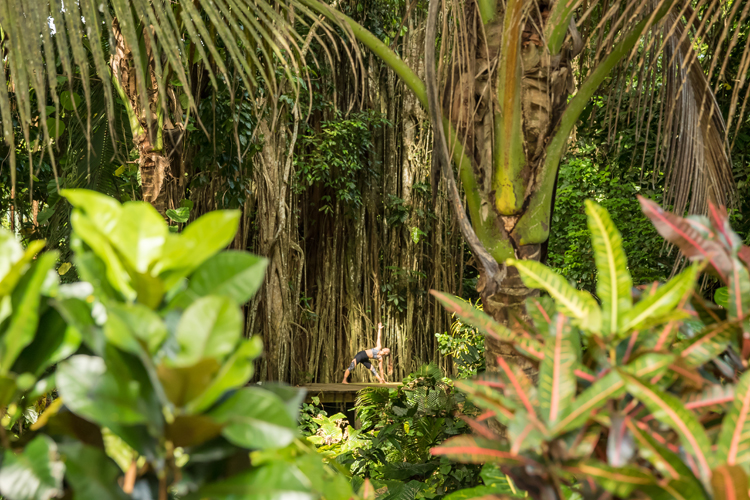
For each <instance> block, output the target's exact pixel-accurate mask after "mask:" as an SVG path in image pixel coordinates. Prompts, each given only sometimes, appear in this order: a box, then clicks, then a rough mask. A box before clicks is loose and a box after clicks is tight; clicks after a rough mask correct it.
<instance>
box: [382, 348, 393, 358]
mask: <svg viewBox="0 0 750 500" xmlns="http://www.w3.org/2000/svg"><path fill="white" fill-rule="evenodd" d="M383 351H387V352H383ZM380 352H381V353H382V354H383V355H384V356H388V355H389V354H390V353H391V349H390V348H389V347H383V348H382V349H381V350H380Z"/></svg>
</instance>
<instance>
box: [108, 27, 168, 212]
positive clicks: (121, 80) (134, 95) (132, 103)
mask: <svg viewBox="0 0 750 500" xmlns="http://www.w3.org/2000/svg"><path fill="white" fill-rule="evenodd" d="M144 29H149V28H148V27H146V28H144ZM112 33H113V35H114V40H115V42H116V43H115V46H114V47H113V49H114V50H113V52H112V56H111V57H110V64H111V67H112V79H113V81H114V83H115V87H116V88H117V91H118V93H119V94H120V97H121V98H122V100H123V101H124V103H125V106H126V107H127V108H128V115H129V118H130V128H131V132H132V135H133V144H134V146H135V147H136V148H137V149H138V169H139V173H140V176H141V191H142V196H143V200H144V201H147V202H149V203H151V204H152V205H153V206H154V208H156V210H158V211H159V213H160V214H162V215H164V214H165V211H166V209H167V208H168V207H167V194H166V190H165V189H164V186H165V180H166V179H167V178H171V177H174V176H173V175H172V172H171V169H170V154H169V153H172V152H174V151H170V152H169V153H168V152H167V151H166V148H165V146H164V145H165V140H164V139H165V136H169V137H170V138H174V137H178V136H179V135H181V134H182V130H178V129H176V128H175V127H174V126H173V125H172V122H171V120H170V118H169V116H164V108H165V107H166V106H162V105H161V103H160V102H159V92H158V88H157V86H158V83H157V79H156V74H155V65H154V55H153V51H152V49H151V44H150V42H149V40H148V37H147V36H145V35H144V47H145V49H144V51H143V52H142V53H141V57H142V58H143V57H145V58H146V59H147V61H146V64H144V65H143V66H144V68H145V70H146V73H147V74H146V75H144V77H145V78H146V80H147V81H146V82H145V84H144V86H145V88H146V96H145V97H144V96H141V95H140V92H139V85H138V81H137V76H136V71H135V62H134V58H133V52H132V49H131V47H129V46H128V45H127V44H126V43H125V39H124V37H123V34H122V31H121V29H120V24H119V21H118V20H117V18H115V19H114V21H113V23H112ZM179 115H180V117H181V115H182V113H181V110H180V113H179ZM160 117H161V119H160ZM174 132H177V133H174ZM176 143H177V144H174V146H175V148H176V149H181V148H182V146H181V143H182V141H179V140H178V141H176Z"/></svg>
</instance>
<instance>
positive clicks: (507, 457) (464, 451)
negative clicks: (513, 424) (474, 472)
mask: <svg viewBox="0 0 750 500" xmlns="http://www.w3.org/2000/svg"><path fill="white" fill-rule="evenodd" d="M430 452H431V453H432V454H433V455H441V456H445V457H448V458H450V459H451V460H454V461H456V462H461V463H470V464H485V463H497V464H507V465H520V464H527V463H529V462H530V461H529V460H528V459H527V458H526V457H524V456H521V455H516V454H514V453H511V452H510V451H509V450H508V447H507V446H506V445H504V444H503V443H502V442H500V441H494V440H492V441H491V440H489V439H484V438H479V437H474V436H468V435H463V436H455V437H452V438H450V439H448V440H447V441H445V442H443V443H442V444H441V445H440V446H436V447H434V448H432V449H431V450H430Z"/></svg>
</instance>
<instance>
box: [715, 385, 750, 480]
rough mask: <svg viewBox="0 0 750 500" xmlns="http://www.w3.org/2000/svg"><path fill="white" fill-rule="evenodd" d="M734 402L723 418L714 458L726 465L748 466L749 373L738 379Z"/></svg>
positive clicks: (749, 454)
mask: <svg viewBox="0 0 750 500" xmlns="http://www.w3.org/2000/svg"><path fill="white" fill-rule="evenodd" d="M734 394H735V395H734V401H733V403H732V406H731V408H730V410H729V413H727V414H726V416H725V417H724V421H723V422H722V426H721V434H720V435H719V440H718V442H717V450H716V456H717V460H718V461H719V462H725V463H727V464H728V465H747V464H750V372H745V373H744V374H743V375H742V377H740V380H739V382H738V383H737V385H736V387H735V391H734Z"/></svg>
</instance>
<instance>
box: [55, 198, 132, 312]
mask: <svg viewBox="0 0 750 500" xmlns="http://www.w3.org/2000/svg"><path fill="white" fill-rule="evenodd" d="M70 222H71V224H72V226H73V229H74V230H75V233H74V234H75V236H76V237H79V238H81V240H83V241H84V242H85V243H86V244H87V245H88V246H89V247H91V250H92V251H93V252H94V254H95V255H96V256H97V257H99V259H101V261H102V262H103V263H104V266H105V268H106V276H107V281H109V283H110V284H111V285H112V287H113V288H114V289H115V290H117V291H118V292H119V293H121V294H122V295H123V296H124V297H125V298H126V299H127V300H134V299H135V298H136V295H137V294H136V291H135V289H134V288H133V284H132V283H131V277H130V275H129V274H128V272H127V270H126V269H125V266H124V265H123V263H122V262H121V261H120V257H119V256H118V255H117V252H115V250H114V248H113V246H112V244H111V243H110V242H109V240H108V239H107V237H106V236H105V235H104V234H102V233H101V232H100V230H99V226H96V225H95V224H94V223H93V222H92V220H91V219H89V218H88V217H87V216H86V215H84V214H83V212H81V211H79V210H73V213H71V214H70ZM71 246H73V247H74V248H75V246H76V245H75V239H73V241H72V242H71ZM82 253H83V252H82V251H81V250H80V249H76V255H77V256H78V255H81V254H82ZM76 259H78V257H76ZM76 265H77V266H78V267H80V266H81V264H80V263H79V262H78V261H77V260H76Z"/></svg>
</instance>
